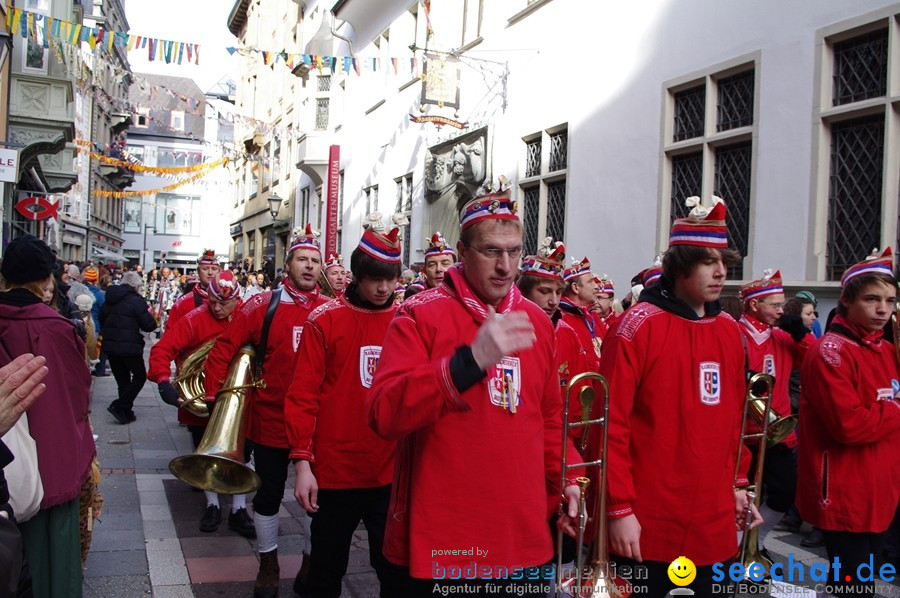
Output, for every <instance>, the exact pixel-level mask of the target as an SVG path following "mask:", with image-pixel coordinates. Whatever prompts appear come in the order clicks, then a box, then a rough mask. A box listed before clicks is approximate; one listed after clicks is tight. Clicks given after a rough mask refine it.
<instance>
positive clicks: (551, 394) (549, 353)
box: [368, 192, 579, 597]
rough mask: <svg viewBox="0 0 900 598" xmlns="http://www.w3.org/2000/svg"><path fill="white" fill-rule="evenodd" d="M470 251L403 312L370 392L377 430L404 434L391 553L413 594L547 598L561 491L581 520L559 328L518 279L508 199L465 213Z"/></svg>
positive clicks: (477, 204)
mask: <svg viewBox="0 0 900 598" xmlns="http://www.w3.org/2000/svg"><path fill="white" fill-rule="evenodd" d="M457 250H458V252H459V258H460V262H461V263H459V264H457V265H455V266H453V267H452V268H450V269H449V270H447V272H446V274H445V276H444V280H443V282H442V283H441V285H440V286H438V287H437V288H434V289H429V290H426V291H423V292H421V293H418V294H417V295H415V296H414V297H412V298H410V299H409V300H407V301H406V302H404V303H403V305H402V307H401V308H400V310H399V311H398V313H397V315H396V316H395V317H394V319H393V321H392V322H391V325H390V327H389V328H388V331H387V334H386V336H385V339H384V343H383V345H384V349H383V351H382V353H381V359H380V361H379V363H378V370H377V373H376V375H375V380H374V382H373V384H372V387H371V389H370V390H369V396H368V402H369V405H370V411H369V424H370V425H371V426H372V428H373V429H374V430H375V432H376V433H378V434H379V435H380V436H382V437H384V438H386V439H397V440H399V441H400V442H399V444H398V447H397V457H396V458H397V464H396V467H395V469H394V479H393V488H392V497H391V507H390V511H389V513H388V518H387V529H386V532H385V540H384V555H385V556H386V557H387V559H388V560H390V561H391V562H393V563H396V564H398V565H402V566H404V567H407V568H408V571H409V576H410V579H409V580H408V587H407V588H406V591H405V592H404V596H410V597H413V596H431V595H432V594H433V592H434V591H435V590H436V589H437V591H438V592H439V593H441V594H443V595H446V593H449V592H451V591H452V592H461V591H465V592H470V593H483V592H488V593H498V592H500V590H505V593H507V594H510V593H514V594H516V595H518V596H545V595H546V592H547V591H548V589H549V588H548V586H547V582H548V579H549V578H550V577H552V571H551V572H550V573H549V575H548V576H546V577H545V576H543V575H541V573H542V572H541V570H540V568H541V567H542V566H543V565H544V564H545V563H548V562H549V561H550V559H551V557H552V555H553V547H552V543H551V539H550V535H549V534H548V533H547V523H546V520H547V519H548V517H549V513H548V512H547V511H548V505H547V494H546V493H547V489H548V488H553V489H554V491H553V493H554V494H555V495H556V496H560V494H563V493H564V495H565V497H566V499H567V500H568V504H567V514H568V516H570V517H574V516H575V515H576V512H577V499H578V496H579V492H578V488H577V486H576V485H574V480H573V481H571V482H567V483H566V484H565V488H564V489H561V488H559V482H560V475H561V472H560V466H561V457H560V454H561V448H562V429H561V426H562V423H561V420H562V416H561V408H562V404H561V403H562V402H561V401H560V397H559V382H558V377H557V368H556V367H555V358H554V354H555V350H554V345H555V341H554V333H553V327H552V324H551V322H550V319H549V318H548V317H547V315H546V314H545V313H544V312H543V311H542V310H541V308H539V307H538V306H537V305H535V304H534V303H532V302H530V301H528V300H526V299H524V298H523V297H522V294H521V293H520V292H519V290H518V288H516V287H515V286H514V285H513V282H514V281H515V278H516V271H517V268H518V265H519V258H520V257H521V255H522V223H521V221H520V220H519V218H518V216H517V215H516V209H515V204H514V203H513V202H512V201H511V200H510V197H509V195H508V193H505V192H504V193H493V194H490V195H486V196H481V197H477V198H475V199H473V200H471V201H470V202H468V203H467V204H466V205H465V206H464V207H463V209H462V210H461V212H460V240H459V242H458V244H457ZM573 452H574V451H573ZM570 454H571V453H570ZM576 457H577V455H576ZM575 471H576V470H572V471H570V472H569V475H571V476H573V477H574V476H575V475H579V474H578V473H574V472H575ZM562 519H563V520H562V522H561V525H562V527H563V528H566V527H567V526H568V528H569V530H571V526H570V524H571V522H570V520H569V518H568V517H563V518H562ZM526 570H527V571H530V572H531V573H533V574H534V575H536V576H537V577H531V579H530V583H529V580H528V577H529V574H525V572H526ZM503 571H506V572H507V573H506V574H505V577H506V579H500V580H497V579H496V577H497V576H498V575H500V574H502V572H503ZM516 571H518V572H519V575H516V573H515V572H516ZM543 573H547V571H544V572H543ZM510 576H517V577H519V578H522V579H510ZM491 578H494V579H491ZM541 582H543V583H541ZM495 587H496V588H497V591H496V592H495V591H494V588H495Z"/></svg>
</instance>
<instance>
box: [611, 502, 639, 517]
mask: <svg viewBox="0 0 900 598" xmlns="http://www.w3.org/2000/svg"><path fill="white" fill-rule="evenodd" d="M629 515H634V511H632V510H631V507H630V506H629V505H621V506H618V507H614V508H611V509H607V510H606V516H607V517H608V518H609V519H621V518H622V517H628V516H629Z"/></svg>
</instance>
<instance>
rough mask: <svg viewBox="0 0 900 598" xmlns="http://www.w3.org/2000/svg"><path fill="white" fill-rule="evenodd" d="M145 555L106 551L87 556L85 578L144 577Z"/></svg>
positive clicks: (146, 571) (139, 552) (146, 570)
mask: <svg viewBox="0 0 900 598" xmlns="http://www.w3.org/2000/svg"><path fill="white" fill-rule="evenodd" d="M147 573H148V569H147V554H146V553H145V552H144V551H143V550H108V551H105V552H93V551H91V552H90V553H89V554H88V558H87V566H86V567H85V569H84V576H85V577H120V576H123V575H146V574H147Z"/></svg>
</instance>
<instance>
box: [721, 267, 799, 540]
mask: <svg viewBox="0 0 900 598" xmlns="http://www.w3.org/2000/svg"><path fill="white" fill-rule="evenodd" d="M740 293H741V300H742V301H743V302H744V314H743V315H742V316H741V319H740V322H739V324H740V329H741V332H742V333H743V335H744V350H745V352H746V356H747V367H748V368H750V370H752V371H754V372H762V373H764V374H769V375H770V376H772V377H773V378H774V379H775V387H774V388H773V389H772V405H771V408H772V409H773V410H774V411H775V412H776V413H778V414H779V415H780V416H790V415H791V397H790V393H789V392H788V381H789V380H790V377H791V370H792V369H799V368H800V364H801V363H802V362H803V358H804V357H805V356H806V350H807V349H808V348H809V346H810V345H811V344H812V342H813V341H814V340H815V337H813V335H812V333H810V332H809V331H808V330H807V329H806V328H805V327H804V326H803V321H802V320H801V319H800V317H799V316H784V287H782V283H781V272H780V271H776V272H772V270H765V271H763V277H762V278H760V279H758V280H752V281H750V282H748V283H747V284H745V285H742V286H741V288H740ZM779 323H780V324H781V325H780V326H779V327H776V324H779ZM796 448H797V433H796V432H791V433H790V434H788V435H787V437H786V438H785V439H784V440H782V441H781V442H779V443H778V444H776V445H774V446H769V447H768V448H767V449H766V460H765V463H764V464H763V467H764V474H763V481H764V482H765V487H766V490H765V492H766V504H767V505H768V506H769V508H771V509H772V510H774V511H779V512H782V513H784V512H786V511H788V510H789V509H790V508H791V507H792V506H793V505H794V494H795V491H796V487H797V456H796V452H795V449H796ZM798 523H800V522H798ZM798 527H799V526H798Z"/></svg>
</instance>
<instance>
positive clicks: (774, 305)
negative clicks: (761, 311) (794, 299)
mask: <svg viewBox="0 0 900 598" xmlns="http://www.w3.org/2000/svg"><path fill="white" fill-rule="evenodd" d="M760 303H762V304H763V305H768V306H769V307H771V308H772V309H782V308H783V307H784V301H779V302H778V303H769V302H768V301H760Z"/></svg>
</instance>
